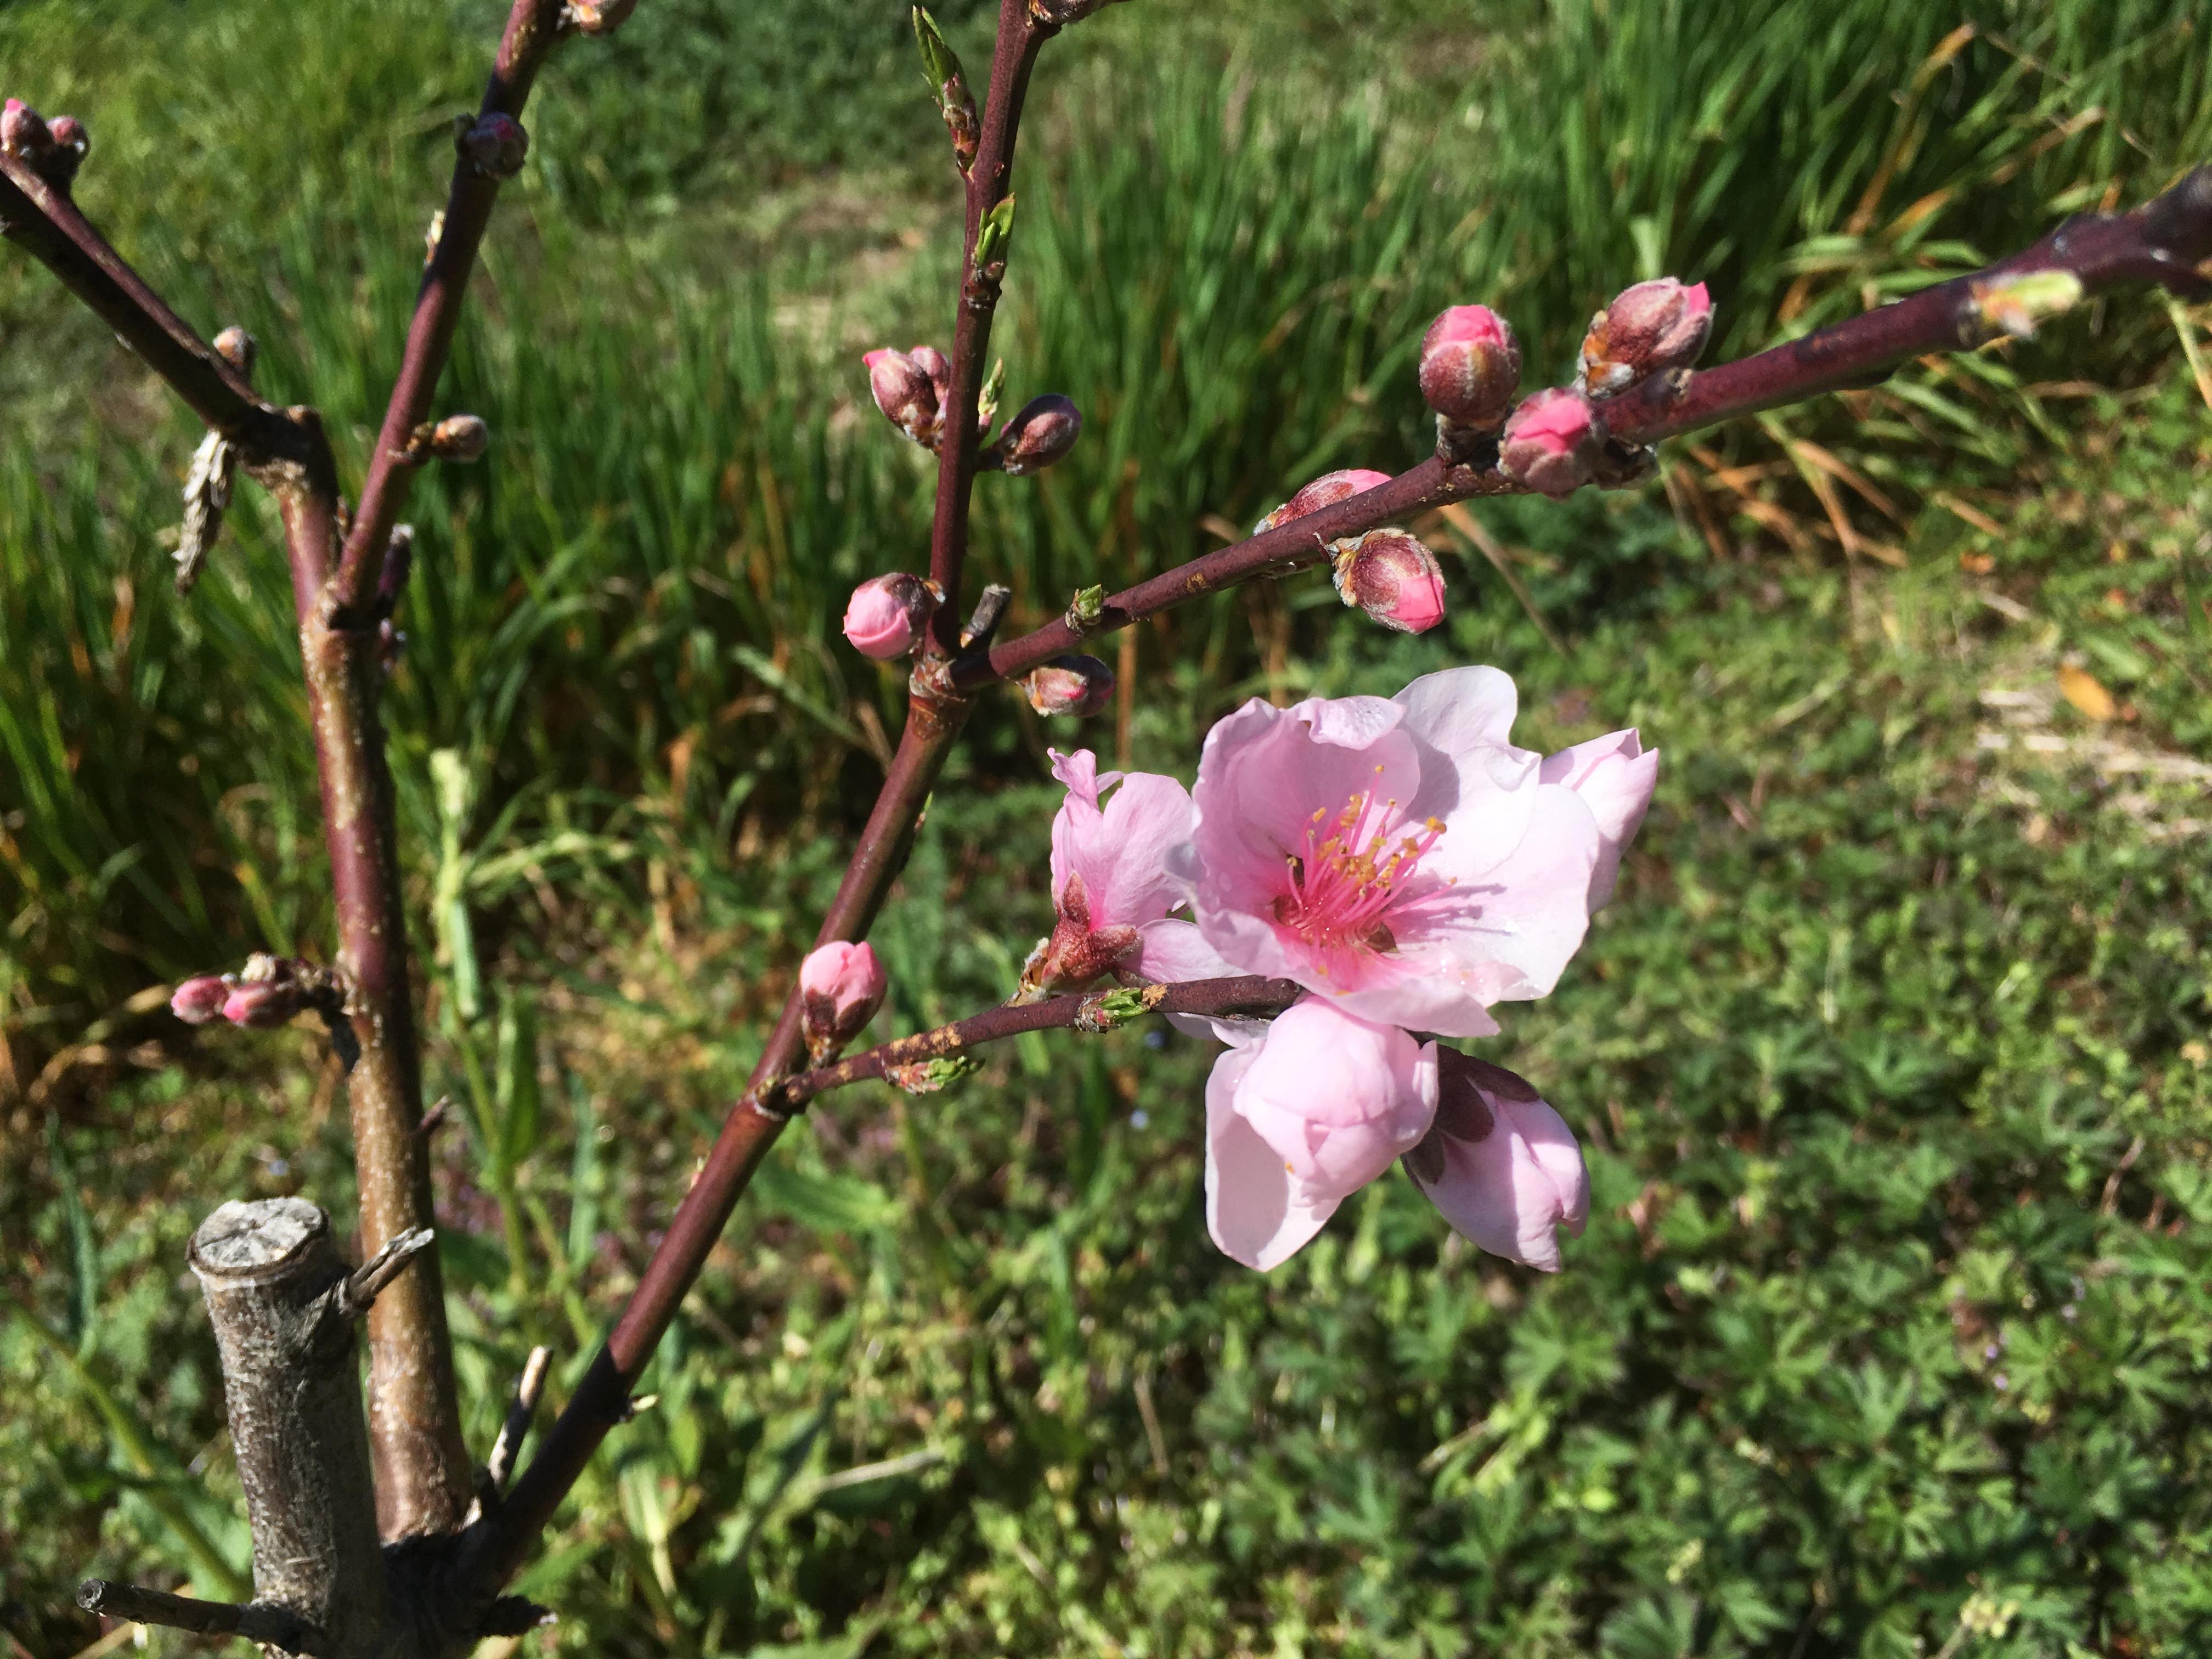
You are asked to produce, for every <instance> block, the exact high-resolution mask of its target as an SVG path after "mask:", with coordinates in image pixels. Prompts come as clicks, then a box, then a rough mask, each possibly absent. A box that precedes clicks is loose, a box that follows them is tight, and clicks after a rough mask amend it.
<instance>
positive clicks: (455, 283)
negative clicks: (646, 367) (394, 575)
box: [329, 0, 561, 617]
mask: <svg viewBox="0 0 2212 1659" xmlns="http://www.w3.org/2000/svg"><path fill="white" fill-rule="evenodd" d="M560 15H561V3H560V0H514V8H513V10H512V11H510V12H509V13H508V14H507V29H506V32H505V33H504V34H502V35H501V39H500V43H499V56H498V58H496V59H495V62H494V64H493V65H492V72H491V79H490V80H489V82H486V83H485V86H484V95H483V106H481V108H480V109H479V111H478V112H477V118H478V119H479V120H482V119H483V118H485V117H487V116H495V115H496V116H505V117H507V118H508V119H510V120H515V121H520V119H521V118H522V109H523V106H524V105H525V104H526V102H528V100H529V98H530V88H531V86H532V82H535V81H536V80H537V78H538V70H539V69H540V68H541V67H542V66H543V65H544V62H545V59H546V58H547V56H548V55H549V54H550V52H552V50H553V43H554V40H555V39H556V33H557V30H556V24H557V23H558V21H559V18H560ZM499 186H500V180H499V179H498V178H497V177H495V176H494V174H493V173H490V172H489V171H487V170H486V169H484V168H483V167H479V166H477V164H476V162H475V161H472V160H471V158H470V156H469V155H467V154H466V153H465V151H457V153H456V154H455V155H454V157H453V185H452V187H451V188H450V190H449V191H447V197H446V211H445V217H444V219H443V220H442V221H441V227H440V229H439V233H438V238H437V244H436V246H435V248H433V250H432V251H431V254H430V262H429V264H428V266H427V267H426V268H425V269H424V270H423V272H422V287H421V289H419V290H418V291H417V292H416V298H415V315H414V318H413V319H412V320H411V321H410V323H409V324H408V325H407V346H406V350H405V352H404V355H403V356H401V358H400V360H399V377H398V380H397V381H395V382H394V383H393V386H392V401H391V403H390V404H388V405H387V406H386V410H385V412H384V428H383V430H382V431H381V432H380V433H379V434H378V435H377V440H376V451H375V453H374V454H373V455H371V456H370V457H369V462H368V477H366V478H365V479H364V480H363V482H362V487H361V506H360V508H359V509H358V510H357V511H356V513H355V514H354V522H353V530H352V533H351V534H350V535H349V536H348V537H347V538H346V544H345V551H344V554H343V556H342V558H341V559H340V560H339V562H338V568H337V577H336V580H334V581H333V582H332V584H331V591H330V595H329V604H330V605H331V610H332V611H333V613H334V614H336V615H337V616H339V617H347V616H349V615H352V614H354V613H357V612H359V611H361V610H362V606H363V605H364V604H365V602H366V601H367V600H368V597H369V596H370V595H371V594H373V593H374V592H376V580H377V577H378V575H379V574H380V572H381V571H382V569H383V568H384V550H385V547H386V544H387V543H389V542H390V541H391V539H392V526H393V524H394V523H396V522H397V521H398V517H399V513H400V510H401V508H402V507H404V506H405V504H406V501H407V489H408V486H409V484H410V483H411V482H412V481H413V477H414V473H415V466H414V464H413V463H411V462H410V461H407V460H404V459H402V458H403V457H404V455H405V454H406V453H407V440H408V435H410V433H412V432H413V431H414V430H415V428H416V427H417V426H419V425H421V424H422V422H423V421H424V420H426V419H428V416H429V413H430V400H431V398H434V397H435V396H436V395H437V391H438V380H439V377H440V376H441V375H442V374H444V373H445V369H446V359H447V356H449V355H451V353H452V350H453V330H454V329H455V327H456V326H458V325H459V322H460V316H461V301H462V299H463V298H464V296H465V295H466V293H467V291H468V285H469V276H470V273H471V271H473V270H475V269H476V259H477V247H478V246H479V245H481V244H482V242H483V234H484V228H485V227H486V226H487V225H489V223H490V222H491V210H492V206H493V204H494V203H495V202H496V201H497V200H498V199H499Z"/></svg>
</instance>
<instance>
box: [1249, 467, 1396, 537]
mask: <svg viewBox="0 0 2212 1659" xmlns="http://www.w3.org/2000/svg"><path fill="white" fill-rule="evenodd" d="M1389 482H1390V475H1389V473H1387V472H1377V471H1375V470H1374V469H1372V468H1371V467H1364V466H1354V467H1347V468H1346V469H1345V470H1344V471H1341V472H1324V473H1322V475H1321V477H1318V478H1316V479H1315V480H1314V481H1313V482H1312V483H1310V484H1308V485H1307V486H1306V487H1305V488H1304V489H1301V490H1300V491H1298V493H1297V495H1293V496H1291V499H1290V500H1288V501H1285V502H1284V503H1283V504H1282V505H1281V506H1280V507H1277V508H1276V509H1275V510H1274V511H1273V513H1269V514H1268V515H1267V517H1266V518H1264V519H1262V520H1260V522H1259V523H1257V524H1255V525H1254V526H1252V533H1253V534H1254V535H1255V536H1263V535H1265V534H1266V533H1267V532H1268V531H1270V530H1273V529H1274V528H1275V527H1276V526H1278V525H1285V524H1288V523H1290V522H1291V520H1293V519H1303V518H1304V517H1305V516H1306V514H1307V513H1318V512H1320V511H1321V510H1322V508H1323V507H1334V506H1335V505H1336V504H1337V503H1338V502H1339V501H1350V500H1351V499H1352V497H1353V496H1354V495H1365V494H1366V493H1367V492H1368V491H1369V490H1370V489H1375V488H1376V486H1377V485H1380V484H1386V483H1389ZM1335 545H1337V546H1339V547H1342V546H1344V545H1345V544H1344V543H1342V542H1339V543H1337V544H1335Z"/></svg>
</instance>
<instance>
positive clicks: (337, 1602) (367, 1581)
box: [191, 1198, 391, 1659]
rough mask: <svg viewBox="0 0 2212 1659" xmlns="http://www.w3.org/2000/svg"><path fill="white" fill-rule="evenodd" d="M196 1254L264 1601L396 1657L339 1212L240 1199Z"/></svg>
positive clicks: (366, 1657) (367, 1656)
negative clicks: (337, 1235)
mask: <svg viewBox="0 0 2212 1659" xmlns="http://www.w3.org/2000/svg"><path fill="white" fill-rule="evenodd" d="M191 1266H192V1271H193V1272H194V1273H196V1274H197V1275H198V1277H199V1281H200V1289H201V1291H202V1292H203V1293H204V1295H205V1296H206V1297H207V1306H208V1317H209V1319H210V1322H212V1323H213V1324H214V1326H215V1335H216V1346H217V1347H218V1349H219V1350H220V1352H221V1354H222V1376H223V1397H224V1400H225V1401H226V1402H227V1404H228V1407H229V1413H230V1439H231V1446H232V1449H233V1451H234V1454H235V1455H236V1457H237V1460H238V1476H239V1484H240V1486H242V1487H243V1488H244V1489H245V1493H246V1519H247V1521H248V1522H250V1524H251V1525H252V1529H253V1590H254V1597H255V1600H256V1601H258V1602H262V1603H264V1604H267V1605H270V1606H273V1607H282V1608H284V1609H285V1610H287V1611H289V1612H290V1613H295V1614H296V1615H298V1617H300V1618H301V1619H303V1620H307V1622H308V1623H309V1624H310V1625H313V1626H315V1627H316V1628H317V1629H318V1630H319V1631H320V1632H322V1633H323V1634H324V1635H325V1637H326V1638H328V1646H327V1648H326V1649H325V1651H327V1652H328V1653H329V1654H331V1655H332V1656H335V1659H372V1656H382V1655H384V1654H386V1652H387V1651H388V1643H389V1634H390V1629H391V1620H390V1617H389V1613H390V1608H389V1600H388V1597H389V1592H388V1589H387V1587H386V1574H385V1562H384V1553H383V1549H382V1547H381V1546H380V1544H379V1542H378V1540H377V1535H376V1498H375V1488H374V1482H373V1480H372V1477H371V1475H370V1473H369V1462H368V1428H367V1425H366V1420H365V1419H364V1418H363V1416H362V1400H361V1376H360V1370H359V1367H358V1365H357V1364H356V1359H355V1349H354V1329H353V1319H352V1318H351V1317H350V1316H349V1308H348V1304H347V1300H346V1297H344V1295H343V1290H344V1286H345V1283H346V1276H347V1267H346V1263H345V1261H343V1258H341V1257H340V1256H339V1255H338V1251H337V1243H336V1242H335V1241H334V1240H333V1239H332V1238H331V1224H330V1218H329V1217H327V1216H325V1214H324V1213H323V1212H322V1211H320V1210H319V1209H317V1208H316V1207H315V1206H313V1205H312V1204H309V1203H307V1202H306V1201H304V1200H301V1199H296V1198H272V1199H264V1200H259V1201H258V1202H255V1203H251V1204H246V1203H240V1202H238V1201H236V1200H233V1201H232V1202H230V1203H228V1204H225V1205H223V1206H222V1207H221V1208H219V1209H218V1210H216V1212H215V1213H214V1214H212V1215H210V1217H209V1218H207V1219H206V1220H205V1221H204V1222H202V1223H201V1224H200V1228H199V1231H197V1233H195V1234H194V1235H193V1236H192V1244H191Z"/></svg>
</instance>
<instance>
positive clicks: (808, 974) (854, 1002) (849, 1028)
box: [799, 939, 890, 1066]
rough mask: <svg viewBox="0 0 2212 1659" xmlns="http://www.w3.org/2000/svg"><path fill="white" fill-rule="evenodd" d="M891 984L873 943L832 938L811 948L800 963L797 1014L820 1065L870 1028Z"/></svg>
mask: <svg viewBox="0 0 2212 1659" xmlns="http://www.w3.org/2000/svg"><path fill="white" fill-rule="evenodd" d="M889 989H890V980H889V979H888V978H886V977H885V975H884V965H883V963H880V962H878V960H877V959H876V951H875V947H874V946H873V945H848V944H847V943H846V942H845V941H844V940H842V939H832V940H831V941H830V942H829V944H827V945H819V946H817V947H816V948H815V949H814V950H812V951H809V952H808V953H807V957H806V960H805V961H804V962H802V963H799V1023H800V1027H801V1029H802V1030H803V1031H804V1032H805V1036H806V1052H807V1054H808V1055H809V1056H810V1057H811V1059H812V1060H813V1061H814V1063H815V1064H816V1065H817V1066H819V1065H822V1064H823V1062H825V1061H826V1060H830V1059H831V1058H833V1057H834V1056H835V1055H836V1054H837V1052H838V1050H840V1049H841V1048H843V1047H844V1046H845V1045H846V1044H847V1043H848V1042H851V1041H852V1040H853V1039H854V1037H856V1036H860V1033H861V1032H862V1031H864V1030H866V1029H867V1025H868V1022H869V1021H870V1020H872V1019H873V1018H875V1017H876V1010H877V1009H878V1008H880V1007H882V1006H884V993H885V992H886V991H888V990H889Z"/></svg>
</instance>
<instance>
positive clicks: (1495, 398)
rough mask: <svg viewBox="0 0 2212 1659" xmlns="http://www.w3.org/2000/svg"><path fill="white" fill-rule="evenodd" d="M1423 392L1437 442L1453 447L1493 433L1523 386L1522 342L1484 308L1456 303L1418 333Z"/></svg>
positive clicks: (1498, 317) (1497, 316)
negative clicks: (1434, 418) (1431, 412)
mask: <svg viewBox="0 0 2212 1659" xmlns="http://www.w3.org/2000/svg"><path fill="white" fill-rule="evenodd" d="M1420 380H1421V396H1422V398H1424V399H1425V401H1426V402H1427V404H1428V405H1429V407H1430V408H1431V409H1432V410H1435V411H1436V415H1437V439H1438V441H1439V442H1440V443H1442V444H1443V445H1445V446H1446V447H1453V448H1456V447H1459V446H1461V445H1462V444H1464V443H1465V442H1466V441H1468V440H1470V439H1472V438H1474V437H1476V436H1479V435H1482V434H1485V433H1489V432H1495V431H1496V430H1497V429H1498V422H1501V421H1503V420H1504V418H1505V414H1506V411H1507V410H1510V409H1511V408H1512V407H1513V394H1514V392H1516V391H1517V390H1519V389H1520V386H1521V343H1520V342H1519V341H1518V340H1516V339H1515V338H1514V337H1513V330H1512V327H1511V325H1509V324H1508V323H1507V322H1506V320H1505V319H1504V318H1503V317H1501V316H1499V315H1498V313H1496V312H1494V311H1492V309H1491V308H1490V307H1488V306H1454V307H1451V308H1450V309H1449V310H1448V311H1445V312H1443V313H1441V314H1439V315H1438V317H1437V319H1436V321H1434V322H1433V323H1431V324H1430V325H1429V331H1428V332H1427V333H1426V334H1424V335H1423V336H1422V337H1421V366H1420Z"/></svg>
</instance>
